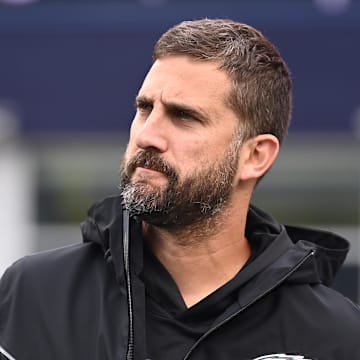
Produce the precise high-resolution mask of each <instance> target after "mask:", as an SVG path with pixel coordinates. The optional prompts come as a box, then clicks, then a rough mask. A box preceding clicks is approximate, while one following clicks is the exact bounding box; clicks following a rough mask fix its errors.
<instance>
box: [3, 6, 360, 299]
mask: <svg viewBox="0 0 360 360" xmlns="http://www.w3.org/2000/svg"><path fill="white" fill-rule="evenodd" d="M203 17H229V18H233V19H235V20H239V21H242V22H247V23H249V24H251V25H253V26H255V27H257V28H258V29H260V30H261V31H262V32H263V33H264V34H265V35H266V36H267V37H269V38H270V39H271V40H272V41H273V42H274V43H275V44H276V45H277V47H278V48H279V49H280V51H281V53H282V55H283V57H284V58H285V60H286V61H287V63H288V64H289V67H290V69H291V71H292V74H293V80H294V114H293V121H292V125H291V128H290V134H289V136H288V139H287V141H286V142H285V144H284V148H283V151H282V153H281V155H280V158H279V160H278V162H277V163H276V165H275V166H274V167H273V169H272V170H271V171H270V173H269V174H268V175H267V176H266V178H265V179H264V180H263V181H262V182H261V183H260V185H259V187H258V189H257V191H256V193H255V196H254V203H255V204H257V205H259V206H261V207H263V208H264V209H265V210H266V211H268V212H270V213H272V214H273V215H274V216H275V217H276V218H277V219H279V221H281V222H283V223H291V224H297V225H305V226H311V227H318V228H323V229H327V230H330V231H336V232H338V233H340V234H341V235H343V236H345V237H347V238H348V239H349V240H350V241H351V244H352V250H351V253H350V255H349V257H348V259H347V261H346V266H345V267H344V268H343V270H342V271H341V273H340V274H339V276H338V278H337V282H336V287H337V288H338V289H339V290H340V291H342V292H343V293H344V294H345V295H346V296H348V297H350V298H351V299H353V300H355V301H359V299H360V296H359V295H360V272H359V268H360V266H359V265H360V245H359V242H360V70H359V67H360V1H359V0H352V1H351V0H291V1H280V0H263V1H261V0H251V1H250V0H249V1H240V0H232V1H231V0H227V1H226V0H225V1H221V0H218V1H216V0H212V1H211V0H191V1H190V0H188V1H186V0H138V1H136V0H118V1H106V0H102V1H100V0H98V1H96V0H68V1H66V0H53V1H51V0H43V1H42V0H37V1H36V0H0V185H1V186H0V229H1V232H0V234H1V253H0V274H1V273H2V272H3V271H4V270H5V268H6V267H7V266H9V264H11V263H12V262H13V261H14V260H15V259H17V258H18V257H20V256H23V255H26V254H30V253H33V252H37V251H41V250H46V249H51V248H56V247H60V246H64V245H67V244H71V243H78V242H80V241H81V235H80V231H79V223H80V222H81V221H83V220H84V219H85V217H86V211H87V209H88V207H89V206H90V205H91V204H92V203H93V202H94V201H97V200H99V199H101V198H102V197H104V196H106V195H112V194H116V193H117V184H118V168H119V163H120V159H121V157H122V153H123V151H124V147H125V146H126V142H127V136H128V135H127V134H128V130H129V125H130V122H131V120H132V117H133V113H134V111H133V103H134V96H135V95H136V93H137V90H138V88H139V86H140V84H141V81H142V78H143V76H144V74H145V73H146V72H147V70H148V68H149V66H150V64H151V53H152V47H153V45H154V42H155V41H156V39H157V38H158V37H159V35H160V34H161V33H162V32H163V31H165V30H166V29H167V28H168V27H170V26H172V25H174V24H176V23H178V22H180V21H182V20H188V19H196V18H203Z"/></svg>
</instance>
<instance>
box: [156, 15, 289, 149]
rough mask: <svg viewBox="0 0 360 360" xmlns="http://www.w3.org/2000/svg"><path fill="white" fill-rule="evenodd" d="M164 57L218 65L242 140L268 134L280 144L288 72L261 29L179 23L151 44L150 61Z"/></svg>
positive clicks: (227, 23)
mask: <svg viewBox="0 0 360 360" xmlns="http://www.w3.org/2000/svg"><path fill="white" fill-rule="evenodd" d="M169 55H188V56H190V57H192V58H194V59H198V60H204V61H214V62H217V63H218V64H219V69H222V70H224V71H225V72H226V73H227V74H228V75H229V77H230V79H231V81H232V90H231V93H230V94H229V96H228V99H227V101H228V104H229V106H230V107H231V108H232V109H233V111H235V113H236V114H238V116H239V117H240V119H241V120H242V121H243V123H242V124H241V125H242V130H243V133H242V134H243V136H244V139H243V140H246V139H249V138H251V137H254V136H256V135H259V134H265V133H270V134H273V135H274V136H276V137H277V138H278V139H279V142H280V143H281V142H282V141H283V139H284V137H285V135H286V133H287V130H288V127H289V124H290V118H291V110H292V90H291V88H292V84H291V77H290V71H289V69H288V67H287V65H286V63H285V61H284V60H283V59H282V57H281V56H280V53H279V51H278V50H277V49H276V47H275V46H274V45H273V44H272V43H271V42H270V41H269V40H268V39H267V38H266V37H265V36H264V35H263V34H262V33H261V32H260V31H258V30H256V29H254V28H253V27H251V26H249V25H246V24H243V23H239V22H236V21H232V20H229V19H201V20H193V21H184V22H182V23H180V24H178V25H176V26H174V27H172V28H170V29H169V30H168V31H166V32H165V33H164V34H163V35H162V36H161V37H160V38H159V40H158V41H157V43H156V44H155V47H154V53H153V60H154V61H155V60H157V59H159V58H162V57H165V56H169Z"/></svg>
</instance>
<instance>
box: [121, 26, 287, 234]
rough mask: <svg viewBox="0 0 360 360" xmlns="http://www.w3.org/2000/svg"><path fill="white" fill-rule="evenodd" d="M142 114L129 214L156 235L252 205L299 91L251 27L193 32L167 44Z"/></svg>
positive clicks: (130, 159) (129, 180) (131, 167)
mask: <svg viewBox="0 0 360 360" xmlns="http://www.w3.org/2000/svg"><path fill="white" fill-rule="evenodd" d="M136 108H137V112H136V116H135V118H134V121H133V123H132V126H131V132H130V140H129V144H128V147H127V150H126V154H125V157H124V162H123V168H122V182H121V188H122V194H123V197H124V204H125V206H126V207H127V208H128V209H129V210H130V211H131V212H132V213H133V214H137V215H139V216H140V217H141V218H142V219H143V220H145V221H147V222H149V223H152V224H154V225H158V226H167V227H175V226H177V227H179V226H184V225H191V224H192V223H196V222H197V223H199V222H201V220H203V219H206V218H209V217H211V216H213V215H214V214H217V213H219V211H220V210H221V209H223V208H224V207H225V206H226V204H228V203H229V202H231V201H232V202H233V203H235V204H238V203H239V202H240V203H241V202H243V203H244V204H246V203H247V202H248V201H249V197H250V194H251V192H252V189H253V187H254V184H255V183H256V181H257V180H258V179H259V178H260V177H261V176H262V175H263V174H264V173H265V172H266V171H267V170H268V169H269V167H270V166H271V164H272V163H273V161H274V159H275V158H276V156H277V152H278V148H279V143H280V142H281V141H282V139H283V137H284V135H285V133H286V129H287V127H288V122H289V118H290V108H291V82H290V77H289V73H288V71H287V68H286V65H285V64H284V63H283V61H282V60H281V58H280V56H279V54H278V53H277V51H276V50H275V49H274V47H273V45H271V43H269V42H268V41H267V40H266V39H265V38H264V37H263V36H262V35H261V34H260V33H259V32H257V31H256V30H254V29H252V28H251V27H249V26H247V25H243V24H239V23H236V22H231V21H228V20H208V19H206V20H199V21H192V22H184V23H181V24H179V25H177V26H175V27H174V28H172V29H170V30H169V31H167V32H166V33H165V34H164V35H163V36H162V37H161V38H160V39H159V41H158V42H157V44H156V46H155V49H154V63H153V66H152V67H151V69H150V71H149V72H148V74H147V76H146V78H145V80H144V82H143V84H142V87H141V88H140V90H139V93H138V96H137V98H136ZM234 199H235V200H234ZM244 204H242V205H244Z"/></svg>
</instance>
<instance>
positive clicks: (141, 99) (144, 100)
mask: <svg viewBox="0 0 360 360" xmlns="http://www.w3.org/2000/svg"><path fill="white" fill-rule="evenodd" d="M135 103H136V104H148V105H152V104H153V103H154V101H153V100H152V99H151V98H149V97H147V96H144V95H138V96H137V97H136V99H135ZM161 103H162V104H163V105H164V106H165V108H166V110H167V111H169V112H170V113H176V112H179V111H184V112H186V113H188V114H189V115H192V116H194V117H195V118H197V119H199V120H200V121H201V122H203V123H208V122H209V121H210V117H209V115H208V113H207V112H206V111H204V110H203V109H201V108H199V107H197V108H195V107H192V106H189V105H187V104H184V103H181V102H174V101H163V100H161Z"/></svg>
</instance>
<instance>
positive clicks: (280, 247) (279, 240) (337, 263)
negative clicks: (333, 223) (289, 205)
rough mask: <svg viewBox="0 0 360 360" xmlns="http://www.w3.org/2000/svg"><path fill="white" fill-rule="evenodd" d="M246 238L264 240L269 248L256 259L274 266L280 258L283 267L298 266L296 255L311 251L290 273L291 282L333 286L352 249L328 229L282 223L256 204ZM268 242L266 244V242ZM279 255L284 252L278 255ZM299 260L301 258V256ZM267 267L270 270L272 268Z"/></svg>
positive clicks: (251, 214)
mask: <svg viewBox="0 0 360 360" xmlns="http://www.w3.org/2000/svg"><path fill="white" fill-rule="evenodd" d="M246 234H247V237H248V238H249V239H250V242H251V241H252V240H251V239H255V240H256V239H261V241H262V242H265V246H266V248H265V249H264V250H263V251H262V253H261V254H260V255H259V256H258V257H257V258H256V259H255V261H254V262H259V263H262V264H263V265H265V266H264V267H267V266H266V264H268V266H269V267H270V268H271V267H275V266H276V265H275V264H277V259H276V257H278V260H279V262H281V264H282V265H281V266H285V267H286V266H288V267H289V269H290V268H291V267H296V262H295V258H296V256H295V257H293V256H292V254H297V255H300V254H301V253H304V256H305V254H307V253H309V252H312V253H313V256H309V257H308V259H307V261H304V262H303V263H302V264H301V266H298V267H296V271H293V272H292V273H291V274H289V276H288V278H287V281H288V282H298V283H322V284H324V285H327V286H330V285H331V284H332V283H333V281H334V278H335V276H336V274H337V272H338V271H339V269H340V267H341V266H342V264H343V262H344V261H345V258H346V255H347V253H348V251H349V249H350V244H349V242H348V241H347V240H346V239H344V238H343V237H341V236H339V235H337V234H334V233H332V232H329V231H324V230H315V229H309V228H304V227H298V226H289V225H280V224H279V223H278V222H277V221H276V220H274V219H273V218H272V217H271V216H270V215H268V214H266V213H265V212H264V211H262V210H260V209H259V208H257V207H255V206H251V207H250V209H249V213H248V218H247V228H246ZM266 243H267V244H266ZM279 254H282V255H281V256H280V257H279ZM298 260H299V259H298ZM267 270H270V269H269V268H268V269H267Z"/></svg>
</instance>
